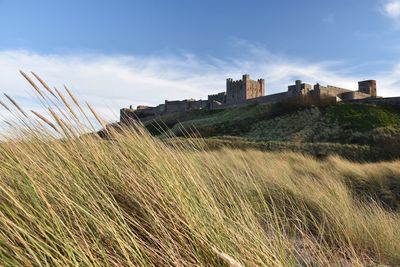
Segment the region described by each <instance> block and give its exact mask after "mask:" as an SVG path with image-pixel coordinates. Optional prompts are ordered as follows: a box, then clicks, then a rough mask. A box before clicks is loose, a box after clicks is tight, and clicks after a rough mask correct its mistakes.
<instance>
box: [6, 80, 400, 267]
mask: <svg viewBox="0 0 400 267" xmlns="http://www.w3.org/2000/svg"><path fill="white" fill-rule="evenodd" d="M24 76H27V75H24ZM35 76H36V75H35ZM37 77H38V76H37ZM29 82H30V83H31V84H32V83H34V82H33V81H32V80H30V81H29ZM39 82H40V83H41V84H42V85H43V84H44V82H43V81H41V80H40V78H39ZM35 86H36V87H37V88H36V87H34V88H35V90H36V91H38V90H37V89H39V87H38V86H37V85H36V84H35ZM39 90H40V89H39ZM60 94H62V93H61V91H57V94H49V93H48V91H44V90H41V91H40V95H39V97H40V98H42V100H43V101H42V104H43V105H44V108H45V109H44V110H48V113H47V114H39V113H38V112H36V111H35V113H32V114H28V113H27V112H25V111H24V110H23V109H22V108H21V107H19V106H18V107H19V108H17V106H16V105H18V104H17V103H16V102H15V101H14V100H12V101H11V105H7V107H10V106H14V107H15V108H14V109H11V108H9V109H10V112H13V114H14V115H15V120H14V121H10V122H9V125H11V126H13V129H14V132H15V135H14V138H13V139H8V140H7V141H5V142H3V143H1V144H0V262H1V264H2V265H4V266H63V267H64V266H298V265H303V266H304V265H306V266H350V265H354V266H366V265H373V264H378V263H385V264H391V265H398V264H399V263H400V256H399V255H400V235H399V234H398V233H397V231H398V229H400V228H399V227H400V216H399V214H398V213H396V212H393V211H389V210H387V209H385V208H384V207H383V206H381V205H380V204H379V203H377V202H374V201H373V200H371V199H369V198H359V197H357V196H356V195H354V194H353V193H352V192H353V191H352V190H351V188H350V187H349V183H348V180H365V181H368V180H378V181H379V180H380V177H383V176H385V177H388V176H390V177H392V179H397V180H399V179H400V178H399V177H400V169H399V162H390V163H389V162H388V163H375V164H355V163H351V162H348V161H344V160H342V159H340V158H337V157H331V158H329V159H328V160H326V161H324V162H320V161H316V160H315V159H312V158H310V157H307V156H303V155H300V154H294V153H266V152H257V151H246V152H244V151H238V150H232V149H223V150H219V151H213V152H210V151H208V150H206V149H205V148H204V146H205V145H206V144H205V143H203V142H202V141H201V140H199V139H197V140H196V141H193V143H190V144H187V143H179V142H177V143H173V144H171V143H169V144H168V145H167V144H165V143H163V142H162V141H161V140H158V139H155V138H154V137H152V136H151V135H150V134H148V133H147V132H146V131H145V130H144V128H143V127H141V126H140V125H136V127H132V128H130V129H128V128H124V127H122V126H120V127H106V132H107V136H108V137H109V138H108V139H107V140H103V139H100V138H99V137H98V136H97V135H92V134H84V133H85V132H86V131H88V130H89V129H91V128H92V126H91V125H90V124H91V119H90V118H91V117H94V118H96V119H98V120H99V121H98V124H100V125H103V124H104V123H103V120H102V119H101V118H100V116H99V115H97V114H96V113H95V110H94V109H93V108H91V107H90V109H89V113H90V112H91V113H93V114H91V115H90V114H89V113H88V114H86V113H85V110H86V109H85V108H84V107H83V106H81V104H80V103H79V101H78V100H77V99H76V98H73V99H72V103H69V102H68V101H70V100H69V99H67V98H66V97H63V98H60ZM67 94H68V95H69V96H71V97H73V96H72V93H71V91H68V92H67ZM10 99H12V98H10ZM70 102H71V101H70ZM52 103H56V104H57V105H54V104H52ZM21 112H24V113H23V114H21ZM21 115H22V116H21ZM85 121H86V122H85ZM89 122H90V123H89ZM371 198H372V195H371Z"/></svg>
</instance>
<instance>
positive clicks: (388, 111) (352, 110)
mask: <svg viewBox="0 0 400 267" xmlns="http://www.w3.org/2000/svg"><path fill="white" fill-rule="evenodd" d="M326 113H327V114H326V116H327V118H328V119H329V120H330V121H334V122H336V121H337V122H339V123H340V124H341V125H344V126H346V127H349V128H350V129H352V130H354V131H359V132H365V131H369V130H373V129H375V128H379V127H399V126H400V113H398V112H396V110H394V109H393V108H390V107H388V106H372V105H365V104H364V105H363V104H345V105H335V106H331V107H328V108H327V112H326Z"/></svg>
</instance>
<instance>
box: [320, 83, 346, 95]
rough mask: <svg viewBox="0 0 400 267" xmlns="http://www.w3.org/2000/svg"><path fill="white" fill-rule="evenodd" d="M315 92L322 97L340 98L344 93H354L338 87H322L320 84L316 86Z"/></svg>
mask: <svg viewBox="0 0 400 267" xmlns="http://www.w3.org/2000/svg"><path fill="white" fill-rule="evenodd" d="M314 92H315V94H318V95H321V96H324V95H325V96H335V97H339V95H341V94H343V93H348V92H354V91H352V90H349V89H345V88H340V87H336V86H331V85H328V86H321V85H319V84H316V85H315V86H314Z"/></svg>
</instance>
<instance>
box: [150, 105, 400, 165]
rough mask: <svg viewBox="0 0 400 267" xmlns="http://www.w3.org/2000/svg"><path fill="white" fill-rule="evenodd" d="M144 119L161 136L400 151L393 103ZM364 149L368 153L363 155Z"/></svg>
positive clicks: (399, 123) (387, 153)
mask: <svg viewBox="0 0 400 267" xmlns="http://www.w3.org/2000/svg"><path fill="white" fill-rule="evenodd" d="M144 124H145V126H146V128H147V129H148V130H149V131H150V132H151V133H152V134H153V135H157V136H160V137H164V136H165V135H166V134H165V131H166V130H168V132H169V133H172V134H173V135H175V136H188V135H190V136H192V137H193V135H194V136H201V137H205V138H211V139H210V140H212V141H213V143H215V142H217V141H222V140H224V144H226V143H230V144H231V145H234V144H237V145H238V146H242V147H243V142H251V143H252V144H255V143H257V144H262V145H261V146H259V147H264V148H265V146H266V144H270V145H268V147H270V148H271V149H273V148H274V147H276V146H274V145H271V144H276V143H279V144H280V145H279V149H278V150H282V149H285V148H288V149H289V150H294V151H302V150H304V151H305V152H310V150H309V149H305V148H306V147H307V146H310V145H312V146H313V147H317V148H316V149H313V152H312V154H316V155H318V154H324V153H325V152H319V151H318V147H327V146H329V144H330V148H329V149H328V150H329V153H328V154H332V153H333V154H335V153H337V154H340V155H344V156H346V157H350V158H352V159H357V157H360V159H367V160H368V159H373V160H376V159H391V158H393V157H397V156H399V155H400V141H399V140H400V139H399V137H400V111H399V110H398V109H396V108H394V107H391V106H374V105H369V104H352V103H346V104H339V105H332V106H328V107H317V106H311V107H310V106H296V105H292V104H291V105H289V104H276V105H266V106H262V105H253V106H247V107H241V108H232V109H226V110H213V111H201V110H198V111H191V112H186V113H176V114H169V115H165V116H161V117H159V118H157V119H155V120H151V121H147V122H145V123H144ZM232 137H234V138H232ZM227 141H229V142H227ZM299 144H302V145H301V146H299ZM303 148H304V149H303ZM322 150H323V151H326V149H322ZM346 151H347V152H346ZM358 151H359V152H362V155H358V156H357V152H358ZM366 151H368V153H367V152H366ZM348 152H353V153H351V154H353V155H350V154H349V153H348Z"/></svg>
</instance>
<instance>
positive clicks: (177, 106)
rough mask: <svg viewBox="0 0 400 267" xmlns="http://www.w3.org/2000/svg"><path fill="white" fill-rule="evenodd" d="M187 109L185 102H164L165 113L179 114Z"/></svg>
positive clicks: (187, 105)
mask: <svg viewBox="0 0 400 267" xmlns="http://www.w3.org/2000/svg"><path fill="white" fill-rule="evenodd" d="M188 109H189V103H188V101H187V100H182V101H179V100H177V101H168V100H165V112H168V113H170V112H181V111H186V110H188Z"/></svg>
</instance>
